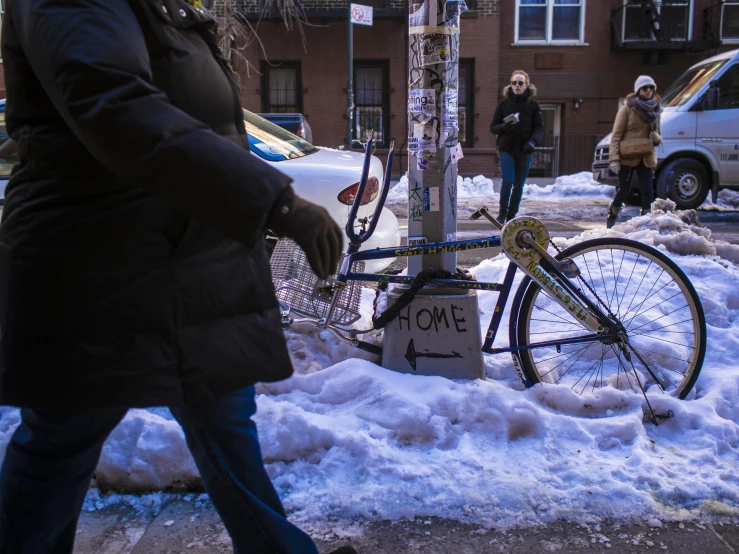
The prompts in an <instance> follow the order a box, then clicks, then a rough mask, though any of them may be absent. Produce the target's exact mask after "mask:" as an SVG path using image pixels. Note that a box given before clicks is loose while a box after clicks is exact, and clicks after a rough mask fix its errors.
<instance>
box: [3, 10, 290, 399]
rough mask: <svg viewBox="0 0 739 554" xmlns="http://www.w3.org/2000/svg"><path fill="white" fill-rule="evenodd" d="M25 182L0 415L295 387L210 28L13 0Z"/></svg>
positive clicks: (254, 193)
mask: <svg viewBox="0 0 739 554" xmlns="http://www.w3.org/2000/svg"><path fill="white" fill-rule="evenodd" d="M2 55H3V65H4V69H5V79H6V87H7V112H6V118H7V126H8V130H9V132H10V135H11V137H12V138H13V139H14V140H15V141H17V143H18V147H19V152H20V163H19V164H18V166H17V168H16V169H15V171H14V173H13V175H12V177H11V179H10V183H9V184H8V187H7V191H6V203H5V213H4V214H3V219H2V225H1V226H0V276H2V279H0V286H1V287H2V288H1V289H0V292H1V294H0V325H1V326H2V340H1V342H0V403H2V404H11V405H15V406H27V407H32V408H33V407H36V408H38V407H42V408H44V409H75V410H79V409H94V408H100V407H106V408H110V407H127V406H151V405H156V406H161V405H172V404H179V403H183V402H189V401H193V400H198V399H206V398H210V397H214V396H219V395H222V394H227V393H230V392H232V391H235V390H238V389H240V388H243V387H245V386H248V385H251V384H253V383H255V382H256V381H274V380H278V379H283V378H285V377H288V376H289V375H290V374H291V372H292V366H291V362H290V358H289V356H288V353H287V349H286V347H285V341H284V338H283V334H282V330H281V327H280V321H279V310H278V307H277V301H276V299H275V295H274V289H273V286H272V282H271V278H270V270H269V262H268V259H267V256H266V253H265V248H264V244H263V242H262V239H261V237H262V227H263V225H264V221H265V219H266V217H267V214H268V213H269V212H270V210H272V208H273V205H274V204H275V201H276V199H277V197H278V195H279V194H280V193H281V192H282V191H283V190H284V189H285V187H288V186H289V182H290V179H289V178H288V177H286V176H285V175H283V174H282V173H281V172H279V171H277V170H276V169H274V168H273V167H271V166H270V165H268V164H266V163H264V162H263V161H261V160H260V159H259V158H257V157H256V156H254V155H252V154H251V153H250V152H249V147H248V142H247V139H246V134H245V128H244V122H243V117H242V112H241V106H240V104H239V99H238V89H237V87H236V83H235V82H234V79H233V76H232V73H231V70H230V69H229V67H228V64H227V63H226V61H225V60H224V59H223V58H222V57H221V55H220V53H219V52H218V46H217V39H216V23H215V20H214V19H213V18H212V17H211V16H210V15H209V14H208V13H207V12H206V11H204V10H198V9H195V8H193V7H192V6H190V5H189V4H188V3H186V2H180V1H178V0H64V1H61V0H15V1H13V2H10V3H8V4H7V11H6V13H5V15H4V17H3V34H2Z"/></svg>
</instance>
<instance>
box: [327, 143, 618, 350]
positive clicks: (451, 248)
mask: <svg viewBox="0 0 739 554" xmlns="http://www.w3.org/2000/svg"><path fill="white" fill-rule="evenodd" d="M371 145H372V139H371V138H370V139H368V141H367V145H366V150H365V162H364V166H363V171H362V177H361V180H360V185H359V190H358V192H357V197H356V199H355V201H354V204H353V206H352V208H351V211H350V214H349V219H348V221H347V223H346V233H347V237H348V238H349V246H348V247H347V250H346V254H345V256H344V258H343V259H342V262H341V265H340V269H339V271H338V273H337V275H336V279H335V282H334V283H333V284H332V285H331V287H330V289H331V293H332V300H331V306H330V308H329V311H328V314H327V316H326V318H325V319H324V321H323V325H324V327H329V322H330V321H331V315H332V313H333V310H334V307H335V305H336V301H337V299H338V295H339V293H340V291H341V289H342V288H343V287H344V286H345V285H346V283H347V282H348V281H365V282H376V283H380V284H399V285H410V284H411V283H412V282H413V280H414V278H415V277H414V276H403V275H386V274H379V273H357V272H354V271H352V270H351V267H352V264H353V263H354V262H358V261H363V260H377V259H386V258H395V257H409V256H423V255H428V254H441V253H447V252H461V251H467V250H477V249H483V248H496V247H501V246H502V240H501V236H494V235H493V236H490V237H487V238H482V239H472V240H462V241H446V242H436V243H428V244H423V245H419V246H405V247H400V246H399V247H395V248H376V249H373V250H366V251H361V252H360V251H359V248H360V247H361V245H362V243H363V242H365V241H366V240H367V239H369V237H370V236H371V235H372V232H373V231H374V229H375V226H376V224H377V221H378V219H379V217H380V213H381V211H382V208H383V207H384V204H385V199H386V198H387V193H388V190H389V182H390V178H389V174H390V172H389V170H387V171H386V173H385V178H384V180H383V188H382V192H381V195H380V199H379V201H378V203H377V206H376V208H375V212H374V214H373V215H372V218H371V223H370V228H369V229H368V230H365V229H364V226H365V225H366V223H367V220H365V221H364V222H363V223H362V229H361V232H360V233H357V232H355V230H354V224H355V221H356V217H357V211H358V209H359V202H360V199H361V198H362V195H363V193H364V189H365V186H366V183H367V175H368V171H369V161H370V156H371V154H370V152H371ZM392 153H393V144H391V145H390V153H389V154H388V160H387V165H386V167H387V168H390V167H391V164H392ZM478 212H482V215H485V217H486V218H488V219H489V220H490V221H491V223H493V224H494V225H495V226H496V227H498V228H500V229H501V233H502V229H503V228H504V227H503V226H501V225H500V224H499V223H498V222H497V220H495V219H494V218H492V216H490V215H489V214H487V211H486V210H485V209H484V208H483V209H481V210H479V211H478ZM507 255H508V254H507ZM508 256H509V258H511V256H510V255H508ZM550 258H551V257H550ZM541 262H542V263H541V264H537V266H536V267H537V268H539V269H541V270H542V272H543V275H539V276H538V278H537V275H535V274H532V273H531V272H529V271H527V270H525V269H524V267H523V266H521V267H519V266H518V265H517V264H516V263H515V261H514V260H513V259H512V258H511V261H510V262H509V265H508V269H507V271H506V274H505V277H504V279H503V282H502V283H489V282H480V281H468V280H463V279H433V280H431V281H430V282H429V283H428V285H427V286H430V287H448V288H456V289H467V290H482V291H496V292H498V301H497V303H496V306H495V309H494V311H493V316H492V318H491V320H490V324H489V326H488V330H487V333H486V335H485V341H484V343H483V346H482V351H483V352H486V353H489V354H498V353H503V352H513V353H515V352H517V351H519V350H528V349H533V348H540V347H550V346H557V345H564V344H575V343H584V342H591V341H592V340H594V339H598V340H609V339H613V340H615V339H617V337H618V334H619V332H620V329H619V328H618V327H617V325H616V324H615V323H614V322H613V321H611V319H610V318H609V317H608V316H607V315H606V314H605V313H603V311H602V310H601V309H600V308H599V307H598V306H597V305H596V304H594V303H593V302H592V301H591V300H590V299H589V298H587V297H586V296H585V295H584V294H583V293H582V292H581V291H580V290H579V289H578V287H576V286H575V285H574V284H573V283H572V281H571V280H570V279H569V278H568V277H567V276H566V275H565V274H564V273H563V272H562V270H561V269H560V267H559V266H558V264H556V263H551V261H550V260H549V259H547V258H542V259H541ZM519 268H520V269H522V271H524V273H525V274H527V275H528V276H529V277H530V278H531V279H532V280H534V281H536V282H537V283H538V284H539V285H540V286H541V287H542V289H543V290H548V291H549V292H550V293H551V294H550V296H551V297H552V298H553V299H554V300H555V301H556V302H558V303H559V304H560V305H562V306H563V307H564V308H565V309H567V310H568V311H570V312H572V313H576V312H577V311H578V310H579V311H580V312H582V313H583V314H587V316H588V317H590V318H593V319H594V320H595V321H597V323H598V330H597V331H595V330H594V329H592V328H593V327H594V325H592V324H591V325H590V326H589V327H590V328H591V330H593V331H594V332H593V334H590V335H585V336H580V337H577V338H571V339H562V340H557V341H547V342H542V343H531V344H527V345H523V346H519V345H518V344H517V340H516V337H515V335H514V329H511V333H510V339H511V340H510V345H509V346H508V347H507V348H493V347H492V345H493V342H494V341H495V337H496V335H497V332H498V328H499V326H500V321H501V319H502V317H503V309H504V308H505V306H506V304H507V303H508V298H509V295H510V293H511V289H512V287H513V282H514V279H515V275H516V271H517V270H518V269H519ZM562 294H564V295H565V296H566V297H567V298H566V300H567V301H563V299H562V298H560V296H561V295H562ZM568 303H569V305H568ZM581 319H583V318H581ZM590 321H592V320H590ZM586 326H587V325H586Z"/></svg>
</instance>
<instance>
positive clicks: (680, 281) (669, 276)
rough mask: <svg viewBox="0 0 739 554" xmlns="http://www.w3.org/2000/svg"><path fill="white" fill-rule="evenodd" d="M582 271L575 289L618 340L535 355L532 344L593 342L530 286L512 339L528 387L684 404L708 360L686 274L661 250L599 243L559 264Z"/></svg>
mask: <svg viewBox="0 0 739 554" xmlns="http://www.w3.org/2000/svg"><path fill="white" fill-rule="evenodd" d="M556 258H557V259H562V258H571V259H572V260H574V261H575V263H576V264H577V266H578V268H579V270H580V276H579V277H575V278H572V279H571V280H572V282H573V283H574V284H575V286H576V287H577V288H578V289H579V290H580V291H582V293H583V294H584V295H586V296H587V297H588V298H590V299H591V300H592V301H593V302H594V303H595V304H596V305H597V306H598V307H599V308H600V309H601V310H602V311H603V312H604V313H607V314H609V317H610V318H612V319H613V320H615V321H617V322H618V323H619V324H620V325H621V327H622V329H623V334H622V338H621V339H620V340H613V339H610V340H606V339H593V340H590V341H587V342H581V343H576V344H567V345H559V346H557V345H550V346H545V347H539V348H537V347H536V346H535V345H536V343H544V342H548V341H557V340H561V339H565V338H568V339H569V338H576V337H579V336H583V337H584V336H587V335H592V333H591V332H590V331H588V330H587V329H585V328H584V327H583V326H582V325H581V324H580V323H579V322H578V320H577V319H576V318H574V317H573V316H572V315H571V314H570V313H569V312H568V311H567V310H565V309H564V308H562V307H561V306H560V305H559V304H558V303H556V302H555V301H554V300H552V298H551V297H550V296H549V295H548V293H546V292H542V290H541V287H539V285H538V284H537V283H535V282H533V281H532V280H531V279H530V278H528V277H527V278H526V279H524V281H522V282H521V285H520V287H519V292H518V293H517V294H516V300H517V301H518V304H517V305H514V308H513V310H512V311H511V325H512V326H514V325H515V327H512V328H511V334H512V339H515V340H516V341H517V343H518V346H519V347H521V346H526V347H531V348H527V349H524V350H521V351H519V354H518V356H519V359H520V362H521V365H522V369H523V371H524V373H525V376H526V377H527V378H528V379H529V381H530V383H529V384H531V385H533V384H536V383H540V382H545V383H558V384H563V385H566V386H569V387H571V388H572V389H573V390H574V391H576V392H578V393H579V394H582V393H584V392H592V391H594V390H595V389H597V388H600V387H603V386H613V387H616V388H620V389H632V390H635V391H639V390H643V391H645V392H646V391H647V389H649V391H650V392H655V391H661V392H664V393H668V394H672V395H675V396H677V397H678V398H685V396H686V395H687V394H688V393H689V392H690V390H691V389H692V388H693V385H694V384H695V381H696V379H697V378H698V374H699V373H700V369H701V366H702V365H703V358H704V356H705V352H706V318H705V315H704V313H703V307H702V306H701V303H700V300H699V298H698V295H697V294H696V292H695V289H694V288H693V285H692V284H691V282H690V280H689V279H688V278H687V277H686V275H685V273H683V271H682V270H681V269H680V268H679V267H678V266H677V264H675V263H674V262H673V261H672V260H670V259H669V258H668V257H667V256H665V255H664V254H662V253H661V252H659V251H658V250H656V249H654V248H652V247H649V246H646V245H644V244H641V243H639V242H635V241H631V240H626V239H618V238H602V239H595V240H589V241H585V242H582V243H580V244H577V245H575V246H572V247H571V248H568V249H566V250H564V251H563V252H561V253H560V254H558V255H557V256H556Z"/></svg>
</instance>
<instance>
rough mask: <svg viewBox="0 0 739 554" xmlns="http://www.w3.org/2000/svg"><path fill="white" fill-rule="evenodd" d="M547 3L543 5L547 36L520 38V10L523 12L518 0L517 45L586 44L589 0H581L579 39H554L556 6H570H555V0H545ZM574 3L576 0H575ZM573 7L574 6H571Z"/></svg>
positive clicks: (514, 35)
mask: <svg viewBox="0 0 739 554" xmlns="http://www.w3.org/2000/svg"><path fill="white" fill-rule="evenodd" d="M544 2H545V5H544V7H543V9H544V10H546V14H547V15H546V29H545V38H544V40H542V39H521V38H519V34H520V33H519V24H520V12H521V6H522V4H521V0H516V8H515V21H514V26H513V33H514V34H513V42H514V44H516V45H524V46H525V45H529V44H530V45H537V46H541V45H553V46H562V45H584V44H586V43H585V9H586V4H587V0H579V2H580V26H579V27H580V38H579V39H552V29H553V25H554V17H553V16H554V9H555V7H562V8H565V7H568V6H567V5H564V6H555V4H554V0H544ZM573 3H574V0H573ZM570 7H572V6H570Z"/></svg>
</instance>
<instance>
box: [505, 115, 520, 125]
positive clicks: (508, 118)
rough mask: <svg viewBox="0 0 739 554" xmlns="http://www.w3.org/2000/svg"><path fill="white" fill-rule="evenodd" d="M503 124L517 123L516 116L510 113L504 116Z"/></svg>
mask: <svg viewBox="0 0 739 554" xmlns="http://www.w3.org/2000/svg"><path fill="white" fill-rule="evenodd" d="M503 123H518V114H515V113H512V114H511V115H508V116H506V117H505V118H503Z"/></svg>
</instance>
